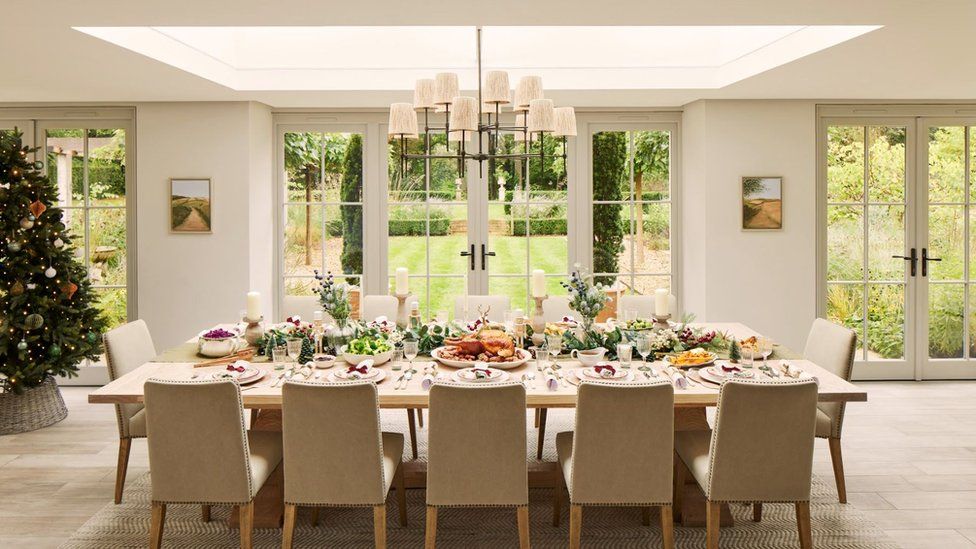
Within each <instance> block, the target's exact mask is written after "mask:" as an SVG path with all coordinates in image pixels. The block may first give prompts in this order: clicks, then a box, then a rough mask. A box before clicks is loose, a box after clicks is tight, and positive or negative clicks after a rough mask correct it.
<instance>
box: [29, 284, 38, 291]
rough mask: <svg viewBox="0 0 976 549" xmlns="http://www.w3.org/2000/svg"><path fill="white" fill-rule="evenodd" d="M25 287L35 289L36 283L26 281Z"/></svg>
mask: <svg viewBox="0 0 976 549" xmlns="http://www.w3.org/2000/svg"><path fill="white" fill-rule="evenodd" d="M27 289H28V290H36V289H37V284H34V283H33V282H28V283H27Z"/></svg>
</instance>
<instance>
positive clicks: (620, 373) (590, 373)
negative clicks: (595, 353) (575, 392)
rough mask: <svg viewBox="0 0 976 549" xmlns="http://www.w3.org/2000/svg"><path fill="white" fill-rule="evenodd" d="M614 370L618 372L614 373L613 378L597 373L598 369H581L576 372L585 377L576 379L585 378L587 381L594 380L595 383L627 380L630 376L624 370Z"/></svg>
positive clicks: (581, 377) (580, 376)
mask: <svg viewBox="0 0 976 549" xmlns="http://www.w3.org/2000/svg"><path fill="white" fill-rule="evenodd" d="M614 369H615V370H616V371H615V372H614V373H613V376H611V377H603V376H601V375H600V374H599V373H597V371H596V368H579V369H577V370H576V373H577V374H579V373H582V374H583V375H577V376H576V377H578V378H580V379H583V378H584V377H585V378H586V379H592V380H595V381H606V380H618V379H625V378H626V377H627V374H629V372H628V371H627V370H625V369H623V368H614Z"/></svg>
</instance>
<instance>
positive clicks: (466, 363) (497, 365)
mask: <svg viewBox="0 0 976 549" xmlns="http://www.w3.org/2000/svg"><path fill="white" fill-rule="evenodd" d="M444 349H447V347H438V348H436V349H434V350H433V351H431V352H430V356H431V357H432V358H434V360H436V361H438V362H440V363H441V364H443V365H445V366H450V367H451V368H471V367H473V366H474V363H475V362H477V361H474V360H454V359H450V358H441V356H440V353H441V351H442V350H444ZM515 352H516V353H518V355H519V359H518V360H512V361H510V362H487V363H486V364H487V365H488V367H489V368H491V369H493V370H494V369H498V370H511V369H512V368H518V367H519V366H521V365H523V364H525V363H526V362H528V361H529V359H530V358H532V355H531V353H529V352H528V351H526V350H525V349H515Z"/></svg>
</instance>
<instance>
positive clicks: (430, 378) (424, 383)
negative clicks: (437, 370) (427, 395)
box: [420, 372, 437, 391]
mask: <svg viewBox="0 0 976 549" xmlns="http://www.w3.org/2000/svg"><path fill="white" fill-rule="evenodd" d="M435 381H437V376H435V375H434V374H433V373H432V372H427V373H426V374H424V378H423V379H421V380H420V387H421V388H422V389H423V390H425V391H429V390H430V387H431V385H433V384H434V382H435Z"/></svg>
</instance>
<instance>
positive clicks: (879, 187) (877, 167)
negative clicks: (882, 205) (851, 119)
mask: <svg viewBox="0 0 976 549" xmlns="http://www.w3.org/2000/svg"><path fill="white" fill-rule="evenodd" d="M868 138H869V139H870V153H869V160H868V161H869V162H870V169H869V172H870V179H869V180H868V197H869V200H870V201H871V202H904V201H905V128H891V127H887V126H872V127H870V128H868Z"/></svg>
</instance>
